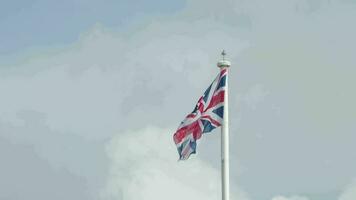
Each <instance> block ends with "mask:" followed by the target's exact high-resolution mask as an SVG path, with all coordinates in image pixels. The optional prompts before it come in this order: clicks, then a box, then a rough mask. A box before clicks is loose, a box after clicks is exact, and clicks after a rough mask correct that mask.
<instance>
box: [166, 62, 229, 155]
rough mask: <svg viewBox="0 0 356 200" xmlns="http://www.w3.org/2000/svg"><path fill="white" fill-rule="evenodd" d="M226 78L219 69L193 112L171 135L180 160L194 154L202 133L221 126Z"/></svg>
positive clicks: (224, 70) (223, 72)
mask: <svg viewBox="0 0 356 200" xmlns="http://www.w3.org/2000/svg"><path fill="white" fill-rule="evenodd" d="M226 76H227V70H226V69H221V71H220V73H219V74H218V76H217V77H216V78H215V80H214V81H213V83H212V84H211V85H210V86H209V87H208V89H206V91H205V92H204V95H203V96H202V97H200V98H199V100H198V103H197V104H196V106H195V108H194V110H193V112H192V113H190V114H188V115H187V116H186V118H185V119H184V120H183V121H182V122H181V124H180V125H179V127H178V130H177V131H176V133H175V134H174V135H173V140H174V142H175V144H176V145H177V149H178V153H179V159H180V160H186V159H188V158H189V156H190V155H191V154H194V153H195V152H196V151H195V150H196V146H197V144H196V141H197V140H198V139H199V138H200V137H201V136H202V134H203V133H208V132H210V131H212V130H213V129H215V128H216V127H219V126H221V124H222V122H223V116H224V93H225V83H226Z"/></svg>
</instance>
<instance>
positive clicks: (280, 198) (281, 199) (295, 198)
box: [272, 196, 309, 200]
mask: <svg viewBox="0 0 356 200" xmlns="http://www.w3.org/2000/svg"><path fill="white" fill-rule="evenodd" d="M272 200H309V199H308V198H307V197H303V196H290V197H285V196H275V197H273V198H272Z"/></svg>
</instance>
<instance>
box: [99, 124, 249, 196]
mask: <svg viewBox="0 0 356 200" xmlns="http://www.w3.org/2000/svg"><path fill="white" fill-rule="evenodd" d="M172 131H173V130H172V129H163V128H157V127H147V128H145V129H140V130H136V131H128V132H126V133H123V134H118V135H116V136H115V137H113V139H112V140H111V142H110V144H109V145H108V146H107V152H108V154H109V155H110V158H111V169H110V172H111V173H110V175H109V182H108V186H107V188H106V190H105V191H104V192H103V196H104V197H105V198H108V199H110V198H113V199H123V200H134V199H147V200H155V199H172V200H178V199H182V198H185V199H201V200H203V199H204V200H209V199H219V198H220V195H221V194H220V191H221V189H220V173H219V171H218V170H217V169H215V168H212V167H211V166H210V165H209V164H208V163H206V162H204V161H202V160H201V159H199V157H198V156H193V157H194V158H192V159H190V160H189V161H179V162H178V161H177V158H178V157H177V151H176V149H175V146H174V145H173V142H172V136H171V134H170V133H172ZM231 188H232V191H233V193H232V199H240V200H247V197H246V195H245V194H244V193H243V192H242V191H240V190H239V189H238V188H237V187H236V185H235V184H234V183H232V186H231Z"/></svg>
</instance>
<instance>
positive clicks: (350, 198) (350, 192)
mask: <svg viewBox="0 0 356 200" xmlns="http://www.w3.org/2000/svg"><path fill="white" fill-rule="evenodd" d="M355 199H356V181H355V182H353V183H352V184H350V185H348V186H347V187H346V188H345V190H344V191H343V193H342V194H341V195H340V197H339V199H338V200H355Z"/></svg>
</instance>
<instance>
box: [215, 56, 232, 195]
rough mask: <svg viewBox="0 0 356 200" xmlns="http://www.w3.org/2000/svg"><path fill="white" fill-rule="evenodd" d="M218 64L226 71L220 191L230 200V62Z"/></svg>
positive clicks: (223, 61) (224, 61)
mask: <svg viewBox="0 0 356 200" xmlns="http://www.w3.org/2000/svg"><path fill="white" fill-rule="evenodd" d="M222 55H223V60H222V61H219V62H218V67H219V68H221V69H226V82H225V93H224V118H223V124H222V126H221V189H222V191H221V192H222V200H229V199H230V179H229V84H228V82H229V81H228V80H229V79H228V77H229V76H228V75H229V73H228V72H229V67H230V65H231V64H230V62H229V61H226V60H225V59H224V56H225V52H224V51H223V53H222Z"/></svg>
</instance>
